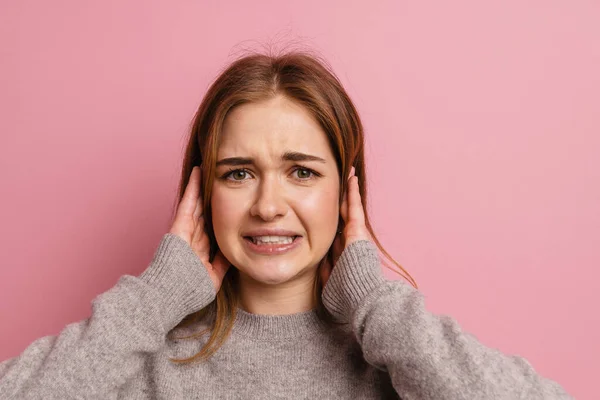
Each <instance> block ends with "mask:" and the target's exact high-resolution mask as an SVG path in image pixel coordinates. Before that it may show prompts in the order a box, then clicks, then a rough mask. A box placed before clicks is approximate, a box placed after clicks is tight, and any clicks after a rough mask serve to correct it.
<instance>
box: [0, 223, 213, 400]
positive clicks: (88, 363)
mask: <svg viewBox="0 0 600 400" xmlns="http://www.w3.org/2000/svg"><path fill="white" fill-rule="evenodd" d="M215 295H216V293H215V289H214V285H213V283H212V280H211V278H210V276H209V275H208V271H207V270H206V268H205V267H204V265H203V264H202V263H201V261H200V259H199V258H198V257H197V256H196V254H195V253H194V252H193V250H192V248H191V247H190V246H189V245H188V244H187V243H186V242H185V241H184V240H183V239H181V238H180V237H178V236H177V235H174V234H171V233H167V234H166V235H164V236H163V238H162V240H161V242H160V244H159V246H158V248H157V250H156V252H155V254H154V258H153V260H152V261H151V263H150V265H149V266H148V267H147V268H146V270H145V271H144V272H143V273H142V274H141V275H140V276H139V277H134V276H129V275H124V276H122V277H121V278H120V279H119V280H118V282H117V283H116V285H115V286H114V287H113V288H111V289H110V290H108V291H106V292H105V293H102V294H100V295H99V296H97V297H96V298H95V299H94V300H93V301H92V313H91V316H90V317H89V318H88V319H86V320H83V321H80V322H76V323H72V324H69V325H67V326H66V327H65V328H64V329H63V330H62V331H61V332H60V334H59V335H57V336H47V337H43V338H40V339H38V340H36V341H34V342H33V343H32V344H30V345H29V347H27V348H26V349H25V351H23V352H22V353H21V354H20V355H19V356H17V357H15V358H12V359H9V360H6V361H4V362H3V363H1V364H0V399H67V398H68V399H71V398H77V399H83V398H85V399H92V398H101V399H111V398H116V397H117V395H118V392H119V388H120V387H122V386H123V385H124V384H125V383H126V382H127V381H128V380H129V379H131V378H132V377H133V376H134V375H135V374H136V373H137V372H139V371H140V369H141V368H142V367H143V364H144V361H145V359H146V358H147V356H148V355H150V354H152V353H155V352H157V351H158V350H160V348H161V347H162V346H163V345H164V343H165V341H166V335H167V333H168V332H169V331H170V330H171V329H172V328H174V327H175V326H176V325H177V324H178V323H179V322H180V321H181V320H182V319H183V318H184V317H185V316H186V315H188V314H191V313H192V312H195V311H197V310H199V309H201V308H202V307H204V306H206V305H208V304H209V303H210V302H211V301H212V299H214V297H215Z"/></svg>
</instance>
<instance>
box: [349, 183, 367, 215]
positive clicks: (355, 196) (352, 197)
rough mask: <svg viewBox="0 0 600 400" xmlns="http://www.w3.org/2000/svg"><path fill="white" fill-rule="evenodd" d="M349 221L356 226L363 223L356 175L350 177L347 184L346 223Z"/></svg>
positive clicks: (362, 211)
mask: <svg viewBox="0 0 600 400" xmlns="http://www.w3.org/2000/svg"><path fill="white" fill-rule="evenodd" d="M350 222H352V223H353V224H356V225H357V226H363V225H364V224H365V214H364V210H363V205H362V201H361V198H360V191H359V189H358V177H356V176H353V177H351V178H350V182H349V185H348V224H349V223H350Z"/></svg>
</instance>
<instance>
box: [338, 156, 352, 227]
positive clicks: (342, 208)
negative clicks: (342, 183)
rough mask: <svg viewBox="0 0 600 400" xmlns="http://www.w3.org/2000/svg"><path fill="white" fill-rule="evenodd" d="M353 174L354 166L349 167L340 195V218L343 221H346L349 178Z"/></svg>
mask: <svg viewBox="0 0 600 400" xmlns="http://www.w3.org/2000/svg"><path fill="white" fill-rule="evenodd" d="M353 176H354V167H352V168H351V169H350V173H349V174H348V179H347V180H346V190H344V195H343V197H342V205H341V206H340V213H341V214H342V218H343V220H344V222H345V223H346V224H347V223H348V187H349V184H350V178H352V177H353Z"/></svg>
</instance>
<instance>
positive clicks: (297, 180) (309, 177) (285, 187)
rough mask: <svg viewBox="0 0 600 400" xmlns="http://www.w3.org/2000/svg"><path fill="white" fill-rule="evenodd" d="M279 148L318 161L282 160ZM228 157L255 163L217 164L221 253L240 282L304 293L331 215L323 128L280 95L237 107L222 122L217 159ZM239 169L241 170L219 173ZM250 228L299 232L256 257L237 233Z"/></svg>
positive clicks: (215, 212)
mask: <svg viewBox="0 0 600 400" xmlns="http://www.w3.org/2000/svg"><path fill="white" fill-rule="evenodd" d="M286 151H295V152H301V153H306V154H310V155H314V156H318V157H321V158H323V159H325V160H326V162H325V163H321V162H318V161H299V162H295V161H282V160H281V156H282V154H283V153H285V152H286ZM229 157H247V158H253V159H255V162H256V165H245V166H220V167H218V168H217V171H216V175H215V181H214V185H213V188H212V197H211V206H212V221H213V228H214V232H215V236H216V239H217V243H218V244H219V247H220V249H221V252H222V253H223V255H224V256H225V257H226V258H227V260H229V262H231V264H232V265H233V266H235V267H236V268H238V269H239V271H240V276H241V281H242V283H244V282H250V284H251V285H254V286H256V287H260V286H263V287H265V286H268V287H270V288H277V289H286V288H296V291H298V289H299V288H300V287H303V289H301V290H304V291H309V290H310V288H311V287H312V286H311V285H312V282H313V280H314V277H315V274H316V267H317V265H318V263H319V261H320V260H321V259H322V258H323V257H324V256H325V254H326V253H327V251H328V250H329V247H330V246H331V244H332V242H333V239H334V237H335V234H336V229H337V225H338V219H339V205H338V196H339V190H340V188H339V172H338V168H337V165H336V163H335V159H334V156H333V153H332V151H331V149H330V147H329V144H328V142H327V137H326V135H325V132H324V131H323V130H322V128H321V127H320V126H319V124H318V123H317V122H316V121H315V120H314V119H313V117H312V116H311V115H310V113H309V112H308V111H307V110H306V109H304V108H303V107H302V106H301V105H300V104H299V103H296V102H294V101H292V100H289V99H287V98H285V97H283V96H277V97H275V98H273V99H270V100H268V101H265V102H261V103H248V104H243V105H241V106H239V107H237V108H235V109H234V110H233V111H232V112H230V114H229V115H228V116H227V118H226V119H225V123H224V126H223V132H222V137H221V141H220V143H219V147H218V152H217V160H221V159H223V158H229ZM304 168H308V169H310V170H313V171H315V172H316V173H317V174H319V175H321V176H317V175H316V174H313V173H310V172H308V171H307V170H306V169H304ZM239 169H245V170H246V172H239V171H238V172H233V173H230V174H229V175H228V176H226V177H223V176H224V175H227V174H228V173H229V171H230V170H239ZM256 228H283V229H288V230H291V231H294V232H296V233H298V234H299V235H302V236H303V239H302V243H301V244H300V246H299V247H297V248H296V249H294V250H292V251H291V252H288V253H285V254H283V255H270V256H269V255H259V254H256V253H253V252H251V251H249V250H247V249H246V247H245V244H244V242H243V241H244V238H243V237H242V233H243V232H244V231H247V230H250V229H256Z"/></svg>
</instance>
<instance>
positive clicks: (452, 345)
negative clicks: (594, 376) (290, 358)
mask: <svg viewBox="0 0 600 400" xmlns="http://www.w3.org/2000/svg"><path fill="white" fill-rule="evenodd" d="M323 302H324V304H325V306H326V307H327V309H328V310H329V311H330V312H331V313H333V314H334V316H336V317H337V318H338V319H340V320H342V321H346V322H349V323H350V324H351V325H352V330H353V332H354V333H355V335H356V337H357V340H358V342H359V343H360V346H361V348H362V350H363V354H364V357H365V360H366V361H367V362H368V363H370V364H371V365H373V366H375V367H377V368H379V369H382V370H385V371H387V372H388V373H389V374H390V377H391V380H392V384H393V385H394V388H395V389H396V391H397V392H398V394H399V395H400V397H402V398H403V399H507V400H508V399H510V400H516V399H527V400H535V399H571V398H572V397H571V396H569V395H568V394H567V393H566V392H565V391H564V390H563V388H562V387H561V386H560V385H558V384H557V383H555V382H553V381H551V380H549V379H546V378H544V377H542V376H540V375H539V374H537V373H536V372H535V370H534V369H533V367H532V366H531V365H530V364H529V363H528V362H527V360H525V359H524V358H522V357H518V356H509V355H505V354H503V353H501V352H500V351H498V350H495V349H492V348H488V347H486V346H484V345H482V344H481V343H480V342H479V341H478V340H477V339H476V338H475V337H474V336H472V335H470V334H469V333H466V332H463V331H462V330H461V328H460V326H459V325H458V324H457V322H456V321H455V320H454V319H452V318H450V317H448V316H436V315H434V314H432V313H430V312H428V311H427V310H426V309H425V305H424V299H423V295H422V294H421V293H420V292H419V291H418V290H416V289H414V288H413V287H412V286H410V285H408V284H406V283H405V282H403V281H388V280H386V279H385V277H384V276H383V274H382V272H381V268H380V263H379V257H378V254H377V248H376V246H375V245H374V244H373V243H372V242H371V241H369V240H360V241H356V242H354V243H352V244H350V245H349V246H348V247H347V248H346V249H345V250H344V251H343V253H342V255H341V256H340V258H339V260H338V261H337V263H336V265H335V267H334V268H333V271H332V272H331V276H330V278H329V280H328V281H327V284H326V286H325V289H324V291H323Z"/></svg>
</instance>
